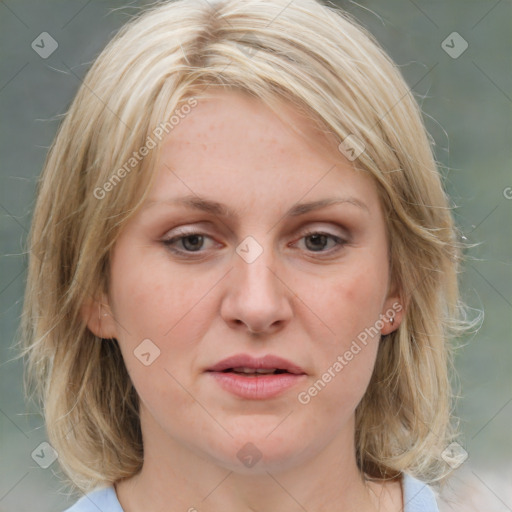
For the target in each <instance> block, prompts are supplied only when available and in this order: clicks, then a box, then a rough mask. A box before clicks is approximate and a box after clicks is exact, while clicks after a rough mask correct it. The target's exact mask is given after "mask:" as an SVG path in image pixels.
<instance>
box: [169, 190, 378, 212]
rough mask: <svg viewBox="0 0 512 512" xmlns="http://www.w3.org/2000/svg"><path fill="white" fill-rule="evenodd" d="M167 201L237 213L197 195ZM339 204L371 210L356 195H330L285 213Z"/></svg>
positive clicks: (297, 206) (302, 204) (308, 210)
mask: <svg viewBox="0 0 512 512" xmlns="http://www.w3.org/2000/svg"><path fill="white" fill-rule="evenodd" d="M164 202H165V203H170V204H178V205H181V206H186V207H188V208H193V209H195V210H200V211H202V212H205V213H210V214H212V215H218V216H220V217H236V216H237V214H236V212H234V211H233V210H231V209H230V208H228V207H227V206H226V205H225V204H222V203H219V202H217V201H213V200H211V199H206V198H204V197H200V196H197V195H188V196H182V197H177V198H173V199H169V200H167V201H164ZM338 204H350V205H353V206H356V207H358V208H360V209H362V210H364V211H366V212H368V213H369V212H370V210H369V208H368V206H367V205H366V204H365V203H363V202H362V201H361V200H360V199H357V198H356V197H352V196H347V197H328V198H325V199H319V200H317V201H309V202H306V203H297V204H295V205H293V206H292V207H291V208H290V209H289V210H288V211H287V212H286V213H285V214H284V217H297V216H299V215H304V214H306V213H309V212H311V211H314V210H319V209H321V208H326V207H327V206H332V205H338Z"/></svg>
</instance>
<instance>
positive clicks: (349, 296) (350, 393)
mask: <svg viewBox="0 0 512 512" xmlns="http://www.w3.org/2000/svg"><path fill="white" fill-rule="evenodd" d="M281 113H282V114H283V115H284V116H286V117H287V119H289V120H290V122H292V123H293V124H294V125H296V126H297V127H299V128H300V129H301V130H302V131H303V132H304V133H305V134H306V135H307V138H304V137H301V136H299V135H298V134H296V133H295V132H293V131H292V130H291V129H290V128H289V127H288V126H287V125H286V124H284V123H283V122H282V121H281V120H280V119H279V118H278V117H277V116H276V115H275V114H274V113H272V111H271V110H269V109H267V108H266V107H265V106H264V105H263V104H262V103H260V102H259V101H258V100H256V99H253V98H249V97H247V96H244V95H243V94H241V93H234V92H219V93H216V95H215V97H214V98H213V99H208V100H206V99H205V100H201V99H199V103H198V105H197V107H195V109H194V110H193V111H192V112H191V113H190V114H189V115H188V116H187V117H186V118H185V119H183V120H182V121H181V122H180V124H179V125H177V126H176V127H175V128H174V129H173V131H172V132H171V133H170V136H169V137H168V138H167V139H166V140H165V141H164V145H163V149H162V153H161V155H160V158H159V163H158V168H157V169H156V171H157V176H156V179H155V183H154V186H153V188H152V190H151V192H150V197H149V200H148V202H147V204H146V205H145V207H144V208H143V209H141V210H140V211H139V212H137V214H136V215H135V216H134V217H133V218H132V219H131V220H130V221H129V223H128V224H127V225H126V226H125V227H124V229H123V231H122V233H121V235H120V237H119V239H118V240H117V242H116V245H115V247H114V251H113V255H112V262H111V282H110V289H109V294H108V296H104V297H102V298H99V299H98V302H97V303H96V304H94V305H91V311H95V312H96V314H93V313H92V312H90V314H89V317H88V318H89V321H88V325H89V328H90V329H91V330H92V331H93V332H94V333H95V334H97V335H99V336H102V337H104V338H116V339H117V340H118V343H119V345H120V347H121V351H122V353H123V358H124V361H125V364H126V367H127V369H128V372H129V374H130V376H131V378H132V381H133V383H134V385H135V388H136V389H137V391H138V393H139V396H140V398H141V425H142V432H143V440H144V451H145V460H144V466H143V469H142V471H141V472H140V473H139V474H138V475H136V476H134V477H132V478H131V479H128V480H125V481H122V482H118V483H117V485H116V491H117V493H118V497H119V500H120V502H121V505H122V506H123V508H124V509H125V511H126V512H142V511H143V510H152V511H162V512H163V511H164V510H165V511H166V512H169V511H170V512H174V511H185V510H189V511H190V510H199V511H220V510H222V511H223V512H235V511H236V512H246V511H247V512H248V511H256V510H275V511H287V512H294V511H299V510H301V511H302V510H304V508H305V509H307V510H308V511H320V510H343V511H352V510H354V511H355V510H358V511H363V512H364V511H370V510H382V511H391V510H397V511H398V510H400V509H401V506H402V497H401V491H400V485H399V483H397V482H395V483H388V484H386V485H381V484H369V483H368V482H364V480H363V479H362V477H361V476H360V474H359V472H358V469H357V466H356V462H355V456H354V411H355V408H356V406H357V404H358V403H359V402H360V400H361V398H362V396H363V395H364V392H365V390H366V388H367V386H368V383H369V380H370V377H371V374H372V370H373V367H374V363H375V358H376V353H377V348H378V344H379V336H375V337H374V338H373V339H370V341H369V342H368V344H367V345H366V346H365V347H364V348H363V349H362V350H361V351H360V352H359V353H358V354H357V355H355V356H354V357H353V359H352V360H351V361H349V362H348V364H346V366H344V368H343V370H342V371H340V372H338V373H336V376H335V377H334V378H332V380H331V382H329V383H328V384H327V385H326V386H325V388H324V389H323V390H322V391H321V392H319V393H318V394H317V396H315V397H313V398H311V401H310V402H309V403H308V404H307V405H304V404H302V403H300V402H299V401H298V399H297V396H298V394H299V392H301V391H304V390H307V389H308V388H309V387H310V386H311V385H312V384H313V383H314V382H315V381H317V380H318V379H319V378H321V376H322V374H324V372H326V371H327V369H328V368H329V367H332V365H333V363H334V362H335V361H336V360H337V357H338V356H339V355H343V354H344V353H345V352H346V350H347V349H348V348H349V347H350V345H351V343H352V341H353V340H354V339H356V337H357V336H358V334H359V333H361V332H362V331H364V329H365V328H368V327H371V326H374V325H375V324H376V322H377V321H378V320H379V318H381V315H384V314H385V313H386V312H387V311H388V310H389V309H390V308H391V307H392V305H393V304H396V303H397V302H399V294H398V292H397V291H396V290H394V289H393V287H392V286H391V285H390V282H391V281H390V276H389V271H388V255H387V251H388V242H387V237H386V227H385V220H384V217H383V214H382V210H381V207H380V203H379V199H378V194H377V189H376V186H375V184H374V182H373V180H372V179H371V178H370V177H369V176H368V175H367V174H365V173H364V172H362V171H356V170H354V169H353V168H352V166H351V163H350V162H349V161H348V160H347V159H345V158H344V156H343V155H342V154H341V153H340V152H339V151H338V149H337V144H336V143H335V141H334V138H333V137H330V136H329V137H328V136H326V135H325V134H322V133H321V132H319V131H316V130H314V129H313V128H312V123H311V122H310V121H308V120H307V119H305V118H303V117H301V116H299V114H297V113H296V112H295V111H294V110H293V109H292V108H291V107H290V106H288V105H285V104H283V105H282V110H281ZM189 195H192V196H195V197H197V196H201V197H203V198H206V199H209V200H213V201H217V202H220V203H223V204H224V205H225V206H226V207H228V208H229V209H230V210H232V212H231V213H232V214H231V215H229V216H220V215H218V214H215V213H211V212H205V211H201V210H198V209H194V208H191V207H187V206H183V205H180V204H176V203H172V200H173V199H176V198H178V197H181V196H189ZM331 197H338V198H339V197H343V198H345V199H346V198H351V199H350V202H344V203H342V204H337V205H331V206H328V207H324V208H321V209H318V210H314V211H309V212H307V213H304V214H302V215H298V216H293V217H289V216H287V215H286V212H287V211H288V210H289V209H290V208H291V207H293V206H296V204H297V203H305V202H310V201H316V200H320V199H325V198H331ZM359 203H360V204H359ZM184 229H187V230H188V231H187V232H188V233H190V232H191V231H192V232H197V233H199V234H203V235H204V236H205V238H204V239H203V242H201V239H199V241H198V239H197V238H196V239H194V238H193V237H192V238H188V239H187V240H186V241H185V242H184V241H183V239H182V240H181V241H180V240H177V241H175V242H174V243H173V245H172V247H174V248H175V249H178V250H181V251H182V253H183V254H182V255H178V254H176V253H174V252H172V251H171V249H170V247H169V246H168V245H166V244H165V243H164V241H165V240H169V239H171V238H172V237H176V236H178V235H182V236H183V232H182V231H180V230H184ZM308 232H316V233H318V232H320V233H327V234H330V235H333V236H334V237H339V238H340V239H341V240H342V241H343V243H342V244H341V245H337V244H336V242H335V239H333V238H331V237H327V238H326V239H322V240H323V241H322V240H319V239H318V237H317V238H316V239H315V238H314V237H313V238H312V237H311V236H307V235H308ZM248 236H251V237H253V238H254V240H256V241H257V244H259V246H260V247H261V249H262V250H263V252H262V253H261V254H260V255H259V256H258V257H257V258H256V259H255V260H254V261H253V262H251V263H247V262H246V261H245V260H244V259H243V258H242V257H240V256H239V254H237V252H236V249H237V247H238V246H239V244H240V243H241V242H242V241H244V239H245V238H246V237H248ZM184 243H185V244H186V245H184ZM201 243H202V244H203V245H201ZM315 244H316V245H315ZM190 247H193V248H194V247H199V248H200V250H199V251H198V252H193V251H191V250H190ZM187 249H188V250H189V252H188V253H187V252H186V251H187ZM315 249H317V250H316V251H315ZM100 304H101V316H100V318H98V314H97V311H98V306H99V305H100ZM400 320H401V313H400V312H398V313H397V315H396V317H395V321H394V324H393V325H391V324H390V323H389V322H388V321H386V322H384V327H383V328H382V334H387V333H389V332H391V331H392V330H394V329H396V328H397V327H398V325H399V323H400ZM144 339H150V340H151V342H152V343H153V344H154V345H155V346H157V347H158V348H159V350H160V353H159V355H158V357H156V359H154V361H153V362H152V363H151V364H150V365H147V366H146V365H144V364H142V363H141V361H140V360H139V359H138V358H137V357H136V356H135V355H134V351H136V349H137V347H138V346H139V344H140V343H141V341H142V340H144ZM110 342H111V341H108V340H106V341H105V343H110ZM146 343H147V342H146ZM150 346H151V347H152V345H150ZM151 350H154V349H151ZM238 353H248V354H251V355H253V356H255V357H260V356H264V355H266V354H274V355H278V356H281V357H284V358H286V359H288V360H290V361H292V362H293V363H295V364H297V365H299V366H300V367H302V368H303V369H304V371H305V372H306V373H307V375H306V377H304V378H303V379H302V382H301V384H300V385H299V386H296V387H294V388H293V389H291V390H288V391H286V392H285V393H283V394H282V395H280V396H278V397H275V398H272V399H268V400H247V399H242V398H239V397H236V396H234V395H232V394H230V393H229V392H227V391H225V390H223V389H222V388H220V386H219V385H218V384H217V383H216V382H215V381H214V380H213V379H212V377H211V375H210V374H208V373H206V372H205V370H206V369H207V368H208V367H211V366H212V365H213V364H215V363H217V362H218V361H220V360H222V359H224V358H226V357H228V356H231V355H234V354H238ZM249 442H250V443H253V445H254V446H255V447H256V448H257V450H258V453H259V454H261V459H260V460H259V461H258V462H257V463H256V464H255V465H254V466H253V467H250V468H249V467H246V466H245V465H244V464H242V463H241V461H240V460H239V458H238V457H237V453H238V452H239V450H241V449H243V447H244V445H246V443H249ZM246 449H247V448H246Z"/></svg>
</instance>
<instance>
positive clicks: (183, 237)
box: [162, 230, 215, 255]
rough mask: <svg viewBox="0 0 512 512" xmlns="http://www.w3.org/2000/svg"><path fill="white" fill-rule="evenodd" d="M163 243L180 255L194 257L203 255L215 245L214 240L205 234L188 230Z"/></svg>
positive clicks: (165, 239) (168, 238)
mask: <svg viewBox="0 0 512 512" xmlns="http://www.w3.org/2000/svg"><path fill="white" fill-rule="evenodd" d="M208 241H209V242H210V243H209V244H208V243H207V242H208ZM162 243H163V244H164V245H165V246H166V247H167V248H168V249H169V250H170V251H172V252H173V253H175V254H178V255H188V254H190V255H194V253H195V255H202V254H203V253H205V252H206V250H207V249H208V248H211V247H212V246H213V245H215V242H214V240H213V239H212V238H211V237H210V236H208V235H206V234H205V233H201V232H199V231H186V230H184V231H181V232H179V233H177V234H175V236H170V237H167V238H164V239H163V240H162ZM208 246H210V247H208Z"/></svg>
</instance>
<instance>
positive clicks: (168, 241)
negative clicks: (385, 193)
mask: <svg viewBox="0 0 512 512" xmlns="http://www.w3.org/2000/svg"><path fill="white" fill-rule="evenodd" d="M312 235H323V236H326V237H328V238H329V239H331V240H333V241H334V242H335V244H336V246H337V247H335V248H333V249H331V250H328V251H309V250H308V252H309V253H310V254H324V255H332V254H333V253H335V252H338V251H339V250H340V249H342V248H343V246H345V245H346V244H347V241H346V240H344V239H343V238H340V237H339V236H336V235H333V234H332V233H327V232H325V231H308V232H306V233H304V234H303V235H302V237H301V238H300V240H302V239H304V238H307V237H310V236H312ZM192 236H202V237H204V238H210V239H211V237H210V236H208V235H206V234H205V233H201V232H200V231H195V232H190V233H182V234H180V235H178V236H174V237H172V238H169V239H166V240H165V239H164V240H162V243H163V244H164V245H165V246H166V247H167V248H168V249H169V250H170V251H172V252H173V253H175V254H178V255H187V256H190V255H192V256H194V255H197V256H199V255H201V254H203V253H204V252H205V251H201V250H199V251H187V250H181V249H176V248H175V247H173V244H174V243H176V242H179V241H181V240H184V239H186V238H189V237H192Z"/></svg>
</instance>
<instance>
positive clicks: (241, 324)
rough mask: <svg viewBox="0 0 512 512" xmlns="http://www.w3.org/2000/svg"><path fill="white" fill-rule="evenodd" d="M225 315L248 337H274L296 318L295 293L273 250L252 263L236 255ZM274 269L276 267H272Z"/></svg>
mask: <svg viewBox="0 0 512 512" xmlns="http://www.w3.org/2000/svg"><path fill="white" fill-rule="evenodd" d="M233 257H234V268H233V270H232V271H231V272H230V273H229V276H228V282H227V289H226V293H225V295H224V298H223V301H222V304H221V316H222V318H223V319H224V321H225V322H226V323H227V324H228V325H229V327H230V328H232V329H236V330H239V331H240V332H245V333H248V334H261V335H263V334H272V333H275V332H276V331H278V330H281V329H282V328H283V327H284V326H285V325H286V324H287V323H289V321H290V319H291V317H292V305H291V297H292V296H293V293H292V292H291V290H289V289H288V288H287V287H286V285H285V284H284V282H283V280H282V278H280V276H279V272H278V271H277V270H276V265H275V264H274V259H273V256H272V254H271V251H267V250H265V251H263V253H262V254H260V256H259V257H258V258H257V259H256V260H255V261H252V262H251V263H248V262H247V261H245V260H244V259H243V258H241V257H240V256H238V254H235V255H234V256H233ZM272 267H274V268H272Z"/></svg>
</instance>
